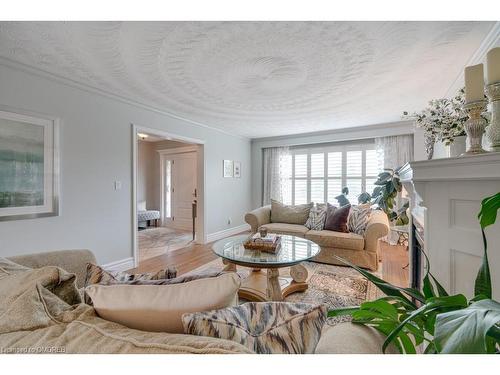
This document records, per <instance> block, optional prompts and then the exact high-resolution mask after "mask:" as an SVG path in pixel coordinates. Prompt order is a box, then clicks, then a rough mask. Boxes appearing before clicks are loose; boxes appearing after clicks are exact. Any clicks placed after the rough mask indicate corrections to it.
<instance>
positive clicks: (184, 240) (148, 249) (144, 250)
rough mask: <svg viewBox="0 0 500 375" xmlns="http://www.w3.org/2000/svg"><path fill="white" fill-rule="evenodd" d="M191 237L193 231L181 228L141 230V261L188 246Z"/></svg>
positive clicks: (139, 235) (139, 236)
mask: <svg viewBox="0 0 500 375" xmlns="http://www.w3.org/2000/svg"><path fill="white" fill-rule="evenodd" d="M191 239H192V234H191V232H189V231H184V230H179V229H173V228H166V227H158V228H148V229H144V230H141V231H139V232H138V234H137V240H138V243H139V263H140V262H142V261H143V260H146V259H149V258H153V257H157V256H159V255H163V254H165V253H166V252H168V251H173V250H177V249H181V248H183V247H186V246H187V245H188V244H189V243H190V242H191Z"/></svg>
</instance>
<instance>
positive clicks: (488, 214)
mask: <svg viewBox="0 0 500 375" xmlns="http://www.w3.org/2000/svg"><path fill="white" fill-rule="evenodd" d="M499 209H500V192H499V193H496V194H495V195H492V196H491V197H487V198H485V199H483V201H482V202H481V210H480V211H479V214H478V215H477V217H478V219H479V223H480V225H481V228H483V229H484V228H486V227H487V226H489V225H492V224H494V223H495V221H496V218H497V211H498V210H499Z"/></svg>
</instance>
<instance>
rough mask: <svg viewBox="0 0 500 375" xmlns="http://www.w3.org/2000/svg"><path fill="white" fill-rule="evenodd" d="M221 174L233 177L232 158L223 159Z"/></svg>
mask: <svg viewBox="0 0 500 375" xmlns="http://www.w3.org/2000/svg"><path fill="white" fill-rule="evenodd" d="M222 175H223V177H225V178H230V177H233V161H232V160H224V161H223V171H222Z"/></svg>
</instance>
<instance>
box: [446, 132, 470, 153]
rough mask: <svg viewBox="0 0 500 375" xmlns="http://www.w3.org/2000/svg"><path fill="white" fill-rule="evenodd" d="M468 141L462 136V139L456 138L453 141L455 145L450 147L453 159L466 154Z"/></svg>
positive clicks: (452, 144)
mask: <svg viewBox="0 0 500 375" xmlns="http://www.w3.org/2000/svg"><path fill="white" fill-rule="evenodd" d="M466 139H467V137H466V136H465V135H461V136H460V137H455V138H454V139H453V143H451V144H450V145H449V146H448V147H449V154H450V157H451V158H454V157H457V156H460V155H462V154H463V153H465V150H466V148H467V147H466Z"/></svg>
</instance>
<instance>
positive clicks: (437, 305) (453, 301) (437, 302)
mask: <svg viewBox="0 0 500 375" xmlns="http://www.w3.org/2000/svg"><path fill="white" fill-rule="evenodd" d="M466 306H467V298H465V296H464V295H462V294H457V295H454V296H446V297H431V298H429V299H428V300H427V302H426V304H425V305H422V306H420V307H419V308H418V309H417V310H415V311H413V312H412V313H411V314H410V315H409V316H408V317H406V318H405V319H404V320H403V321H402V322H401V323H400V324H399V325H398V326H397V327H396V328H395V329H394V331H392V332H391V333H390V334H389V335H388V336H387V339H386V340H385V342H384V344H383V346H382V350H383V351H384V353H385V350H386V348H387V346H388V345H389V344H390V343H391V342H392V341H393V340H394V339H395V338H396V336H398V335H399V332H400V331H401V330H402V329H403V328H405V327H406V326H407V325H408V324H410V321H412V320H414V319H415V318H416V317H418V316H420V315H424V314H426V313H428V312H430V311H432V310H436V309H442V308H450V307H451V308H464V307H466ZM422 336H423V332H422ZM417 337H418V336H417Z"/></svg>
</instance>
